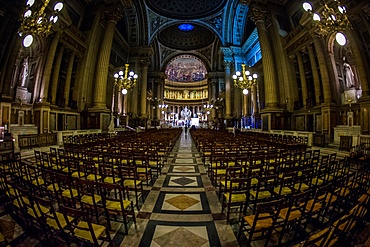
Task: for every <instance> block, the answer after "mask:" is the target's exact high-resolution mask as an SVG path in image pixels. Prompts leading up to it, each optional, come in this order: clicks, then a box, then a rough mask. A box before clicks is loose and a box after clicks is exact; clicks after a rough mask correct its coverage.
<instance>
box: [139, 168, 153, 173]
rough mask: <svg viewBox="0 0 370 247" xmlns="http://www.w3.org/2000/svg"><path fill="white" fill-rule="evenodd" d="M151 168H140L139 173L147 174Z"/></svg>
mask: <svg viewBox="0 0 370 247" xmlns="http://www.w3.org/2000/svg"><path fill="white" fill-rule="evenodd" d="M150 170H151V168H145V167H139V168H137V172H138V173H146V172H147V171H148V172H149V171H150Z"/></svg>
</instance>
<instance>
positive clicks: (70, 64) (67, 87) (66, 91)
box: [64, 53, 76, 107]
mask: <svg viewBox="0 0 370 247" xmlns="http://www.w3.org/2000/svg"><path fill="white" fill-rule="evenodd" d="M75 55H76V54H75V53H71V55H70V56H69V61H68V67H67V74H66V81H65V84H64V100H65V101H64V102H65V105H64V106H65V107H67V106H68V105H69V91H70V89H71V79H72V72H73V63H74V61H75Z"/></svg>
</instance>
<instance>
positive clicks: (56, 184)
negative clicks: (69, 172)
mask: <svg viewBox="0 0 370 247" xmlns="http://www.w3.org/2000/svg"><path fill="white" fill-rule="evenodd" d="M54 187H55V190H56V191H58V190H59V184H58V183H54V184H49V185H48V186H47V187H46V189H47V190H49V191H54Z"/></svg>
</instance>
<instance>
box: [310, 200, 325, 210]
mask: <svg viewBox="0 0 370 247" xmlns="http://www.w3.org/2000/svg"><path fill="white" fill-rule="evenodd" d="M314 202H315V200H314V199H311V200H309V201H308V202H307V205H306V210H307V211H310V210H311V209H312V212H316V211H318V210H320V209H321V208H322V204H321V203H315V204H314Z"/></svg>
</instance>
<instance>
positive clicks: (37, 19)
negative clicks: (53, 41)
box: [18, 0, 63, 47]
mask: <svg viewBox="0 0 370 247" xmlns="http://www.w3.org/2000/svg"><path fill="white" fill-rule="evenodd" d="M35 1H36V0H28V1H27V3H26V10H25V11H24V13H23V16H22V17H21V19H20V21H21V26H20V27H19V30H18V34H19V36H21V37H23V42H22V43H23V46H24V47H29V46H30V45H31V44H32V43H33V39H34V37H35V36H38V35H39V36H42V37H46V36H48V35H49V33H50V29H51V26H52V25H53V24H54V23H56V22H57V21H58V14H59V12H60V11H61V10H62V9H63V3H61V2H57V3H56V4H55V5H54V11H53V12H52V13H51V15H50V17H47V16H46V13H45V9H46V7H47V6H48V4H49V2H50V0H44V2H43V4H42V5H41V3H36V4H35ZM37 7H39V9H37Z"/></svg>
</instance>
